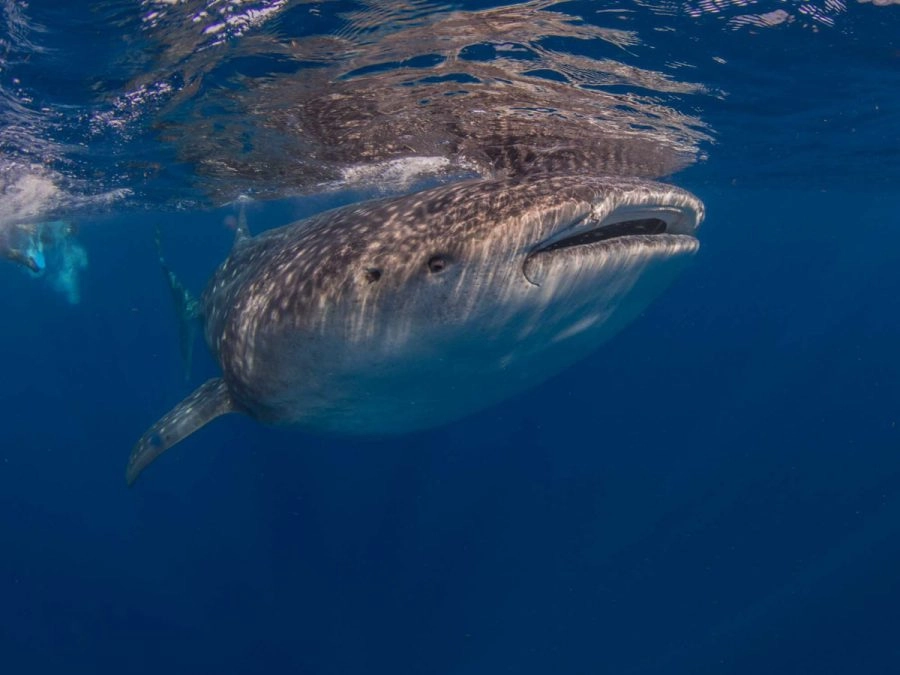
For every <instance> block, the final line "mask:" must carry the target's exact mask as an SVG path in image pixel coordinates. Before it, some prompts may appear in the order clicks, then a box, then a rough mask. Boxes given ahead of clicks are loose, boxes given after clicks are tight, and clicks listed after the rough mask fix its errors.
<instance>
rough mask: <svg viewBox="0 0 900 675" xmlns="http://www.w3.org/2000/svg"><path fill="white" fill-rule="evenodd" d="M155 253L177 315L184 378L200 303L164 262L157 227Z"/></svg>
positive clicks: (189, 365)
mask: <svg viewBox="0 0 900 675" xmlns="http://www.w3.org/2000/svg"><path fill="white" fill-rule="evenodd" d="M156 253H157V255H158V257H159V265H160V267H161V268H162V271H163V274H164V275H165V277H166V282H167V283H168V284H169V290H170V291H171V293H172V302H173V303H174V305H175V312H176V313H177V315H178V346H179V349H180V351H181V362H182V363H183V364H184V379H185V380H188V379H189V378H190V375H191V365H192V363H193V360H194V344H196V342H197V331H198V329H199V328H200V303H199V302H198V300H197V298H195V297H194V296H193V295H192V294H191V292H190V291H189V290H188V289H187V287H185V285H184V284H183V283H181V280H180V279H179V278H178V277H177V276H176V274H175V272H173V271H172V268H171V267H169V264H168V263H167V262H166V258H165V256H164V255H163V252H162V242H161V241H160V231H159V227H157V228H156Z"/></svg>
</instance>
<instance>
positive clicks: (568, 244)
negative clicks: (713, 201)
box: [531, 205, 701, 255]
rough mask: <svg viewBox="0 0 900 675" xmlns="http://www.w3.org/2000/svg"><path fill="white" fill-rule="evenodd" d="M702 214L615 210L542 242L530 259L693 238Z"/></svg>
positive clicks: (638, 207) (656, 209) (664, 208)
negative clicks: (632, 241) (620, 243)
mask: <svg viewBox="0 0 900 675" xmlns="http://www.w3.org/2000/svg"><path fill="white" fill-rule="evenodd" d="M700 217H701V216H700V214H699V213H698V212H697V210H696V209H694V208H690V207H689V206H687V205H686V206H684V207H679V206H675V205H659V206H653V205H628V206H623V207H620V208H617V209H615V210H613V212H612V213H610V214H609V215H607V216H606V217H604V218H596V217H594V216H593V215H591V216H588V217H587V218H585V219H584V220H582V221H581V222H579V223H577V224H576V225H573V226H571V227H568V228H566V229H565V230H563V231H562V232H558V233H556V234H555V235H554V236H552V237H550V238H549V239H547V240H546V241H543V242H541V243H540V244H539V245H538V246H537V247H535V248H534V250H533V251H532V252H531V255H536V254H539V253H549V252H551V251H558V250H561V249H567V248H575V247H581V246H594V245H596V244H602V243H603V242H612V241H616V240H622V239H624V238H627V237H640V238H641V240H642V241H644V242H648V241H651V240H652V238H653V237H657V236H662V235H681V236H688V237H691V238H693V237H694V231H695V230H696V229H697V226H698V224H699V220H700Z"/></svg>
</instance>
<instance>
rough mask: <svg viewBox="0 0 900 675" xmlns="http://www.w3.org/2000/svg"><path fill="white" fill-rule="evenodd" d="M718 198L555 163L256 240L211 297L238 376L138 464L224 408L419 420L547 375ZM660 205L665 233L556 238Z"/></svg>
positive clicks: (225, 359)
mask: <svg viewBox="0 0 900 675" xmlns="http://www.w3.org/2000/svg"><path fill="white" fill-rule="evenodd" d="M702 210H703V207H702V204H701V203H700V202H699V201H698V200H697V199H696V198H694V197H693V196H692V195H690V194H689V193H686V192H684V191H682V190H679V189H677V188H674V187H671V186H668V185H662V184H659V183H653V182H649V181H641V180H637V179H633V180H629V179H612V178H602V177H582V176H571V175H566V176H559V175H540V176H531V177H527V178H519V179H503V180H479V181H473V182H468V183H459V184H455V185H451V186H445V187H440V188H435V189H432V190H427V191H423V192H420V193H416V194H413V195H409V196H405V197H399V198H393V199H387V200H381V201H376V202H368V203H364V204H359V205H352V206H349V207H346V208H343V209H339V210H336V211H331V212H328V213H325V214H322V215H319V216H316V217H313V218H310V219H307V220H305V221H301V222H299V223H295V224H293V225H288V226H286V227H283V228H279V229H276V230H272V231H270V232H267V233H264V234H262V235H260V236H258V237H256V238H253V239H246V240H244V241H242V242H240V243H238V244H237V245H236V247H235V249H234V251H233V252H232V254H231V255H230V256H229V258H228V259H227V260H226V261H225V262H224V263H223V264H222V265H221V267H220V268H219V269H218V270H217V271H216V273H215V274H214V276H213V278H212V280H211V281H210V284H209V286H208V288H207V290H206V292H205V294H204V296H203V300H202V306H203V314H204V319H205V330H206V339H207V343H208V344H209V346H210V348H211V349H212V351H213V353H214V354H215V355H216V357H217V359H218V362H219V364H220V366H221V368H222V373H223V377H222V382H221V383H219V381H218V380H214V381H211V383H207V384H206V385H204V387H206V388H207V389H206V393H204V395H202V396H200V397H199V398H198V397H197V395H196V394H195V395H193V396H192V397H190V398H189V399H188V401H189V404H187V405H184V404H183V405H182V406H179V407H178V408H176V409H175V410H174V411H173V412H172V413H170V415H169V416H167V417H166V418H164V419H163V420H162V421H161V422H160V423H159V424H157V425H156V426H155V427H154V428H153V429H151V430H150V431H149V432H148V434H146V435H145V437H144V438H143V439H141V441H140V442H139V443H138V445H137V446H136V448H135V451H134V453H133V455H132V461H131V464H130V467H129V480H133V479H134V478H135V477H136V476H137V473H138V472H139V471H140V470H141V469H142V468H143V467H145V466H146V465H147V464H148V463H149V462H150V461H152V459H153V458H154V457H156V456H157V455H158V454H160V453H161V452H162V451H164V450H165V449H166V448H167V447H169V446H170V445H172V444H173V443H174V442H177V441H178V440H179V439H180V438H183V437H184V436H186V435H187V434H189V433H191V432H192V431H193V430H195V429H196V428H198V427H199V426H202V424H205V423H206V422H207V421H208V420H209V419H212V417H215V416H216V415H219V414H222V413H223V412H229V411H235V410H236V411H241V412H245V413H247V414H250V415H251V416H253V417H255V418H257V419H259V420H261V421H264V422H267V423H279V424H297V425H300V426H302V427H305V428H308V429H313V430H317V431H326V432H333V433H357V434H370V433H402V432H404V431H408V430H411V429H417V428H424V427H429V426H433V425H436V424H441V423H444V422H446V421H449V420H452V419H455V418H459V417H461V416H464V415H465V414H467V413H470V412H472V411H473V410H477V409H479V408H482V407H484V406H486V405H490V404H491V403H494V402H496V401H498V400H501V399H503V398H505V397H507V396H509V395H511V394H513V393H515V392H517V391H520V390H522V389H524V388H526V387H528V386H531V385H533V384H534V383H536V382H539V381H540V380H542V379H545V378H546V377H548V376H550V375H552V374H554V373H556V372H558V371H559V370H561V369H562V368H565V367H566V366H567V365H569V364H571V363H572V362H574V361H575V360H577V359H579V358H581V357H583V356H584V355H586V354H587V353H589V352H590V351H592V350H593V349H595V348H596V346H597V345H598V344H599V343H600V342H602V341H603V340H604V339H606V338H608V337H609V336H610V335H612V334H614V333H615V332H616V331H617V330H618V329H619V328H621V326H623V325H624V324H625V323H627V322H628V321H629V320H630V319H631V318H633V317H634V316H635V315H636V314H637V313H638V312H639V311H640V310H641V309H643V307H645V306H646V304H647V303H648V302H649V301H650V300H651V299H652V298H653V297H654V296H655V295H656V294H657V293H658V292H659V291H660V290H661V289H662V288H663V287H664V286H665V285H666V283H667V282H668V281H669V279H670V278H671V277H672V276H673V274H674V273H675V272H676V271H677V269H678V268H679V267H680V262H681V261H682V260H683V259H685V258H687V257H689V254H691V253H693V252H694V251H695V250H696V249H697V241H696V239H695V238H694V237H693V233H694V230H695V228H696V226H697V225H698V224H699V222H700V220H701V219H702ZM650 217H652V218H658V219H662V220H663V221H665V222H666V228H665V233H663V234H654V235H632V236H619V237H616V238H612V239H608V240H604V241H599V242H596V243H586V244H584V245H577V246H569V247H561V248H554V249H553V250H543V249H544V248H546V247H547V245H548V244H551V243H554V242H557V243H558V242H559V241H561V240H566V239H568V238H570V237H571V236H573V235H575V234H583V233H585V232H593V231H595V230H598V228H602V226H603V225H606V224H610V223H613V222H619V223H621V222H623V221H628V222H632V221H635V220H640V219H646V218H650ZM210 399H212V400H211V401H210Z"/></svg>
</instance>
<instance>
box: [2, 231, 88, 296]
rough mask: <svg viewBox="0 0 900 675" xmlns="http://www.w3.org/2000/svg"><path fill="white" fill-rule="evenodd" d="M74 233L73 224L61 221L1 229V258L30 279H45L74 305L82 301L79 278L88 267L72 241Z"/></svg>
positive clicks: (80, 249) (84, 258)
mask: <svg viewBox="0 0 900 675" xmlns="http://www.w3.org/2000/svg"><path fill="white" fill-rule="evenodd" d="M75 233H76V227H75V225H74V224H72V223H67V222H64V221H61V220H56V221H51V222H45V223H16V224H7V225H4V226H2V227H0V258H6V259H7V260H10V261H12V262H14V263H18V264H19V265H22V266H23V267H25V268H26V269H28V270H29V272H30V273H31V276H34V277H45V280H46V281H47V282H48V283H49V284H50V286H51V287H53V288H54V290H56V291H59V292H60V293H62V294H63V295H64V296H66V298H67V299H68V300H69V302H70V303H71V304H73V305H75V304H78V302H79V300H80V298H81V296H80V292H79V284H78V277H79V274H80V272H81V270H83V269H84V268H86V267H87V253H86V252H85V250H84V249H83V248H82V247H81V246H80V245H79V244H78V243H77V242H76V241H75V236H74V235H75Z"/></svg>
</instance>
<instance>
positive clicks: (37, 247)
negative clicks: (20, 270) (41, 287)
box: [0, 223, 47, 274]
mask: <svg viewBox="0 0 900 675" xmlns="http://www.w3.org/2000/svg"><path fill="white" fill-rule="evenodd" d="M40 229H41V226H40V225H38V224H36V223H17V224H15V225H6V226H5V227H3V228H0V257H3V258H6V259H7V260H11V261H13V262H14V263H18V264H20V265H23V266H24V267H27V268H28V269H29V270H31V271H32V272H34V273H35V274H40V273H41V272H43V271H44V269H45V268H46V266H47V261H46V259H45V258H44V242H43V237H42V236H41V233H40Z"/></svg>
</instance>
